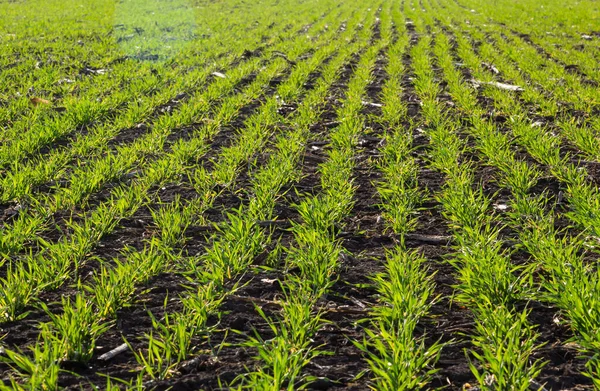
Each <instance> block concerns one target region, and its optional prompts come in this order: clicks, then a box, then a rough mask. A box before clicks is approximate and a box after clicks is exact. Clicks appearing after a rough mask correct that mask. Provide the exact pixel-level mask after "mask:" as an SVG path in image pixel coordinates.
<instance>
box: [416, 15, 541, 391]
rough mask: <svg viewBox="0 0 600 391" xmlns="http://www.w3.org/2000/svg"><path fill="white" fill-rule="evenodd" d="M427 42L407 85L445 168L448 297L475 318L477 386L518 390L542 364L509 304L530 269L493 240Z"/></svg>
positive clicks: (491, 221) (493, 223)
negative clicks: (453, 283)
mask: <svg viewBox="0 0 600 391" xmlns="http://www.w3.org/2000/svg"><path fill="white" fill-rule="evenodd" d="M431 28H434V27H433V26H431ZM430 43H431V40H430V38H429V37H428V38H425V39H423V41H422V43H420V44H419V45H418V46H417V47H416V48H415V51H414V52H413V59H414V62H415V73H416V74H417V80H416V81H415V84H416V85H415V87H416V89H417V92H419V84H423V85H425V86H427V87H426V88H427V90H426V91H427V94H425V95H422V96H423V97H424V98H425V99H422V102H423V106H424V107H425V106H428V107H431V109H430V110H423V113H424V116H425V117H426V118H428V117H430V118H428V119H429V122H430V124H431V126H430V129H429V130H428V135H429V137H430V145H431V149H430V155H431V156H430V158H431V166H432V168H434V169H437V170H439V171H440V172H443V173H444V174H445V184H444V186H443V191H442V192H441V193H440V194H438V195H437V196H436V199H437V200H438V201H439V202H440V204H441V207H442V215H443V216H444V217H445V218H446V219H448V220H449V226H450V228H451V230H452V232H453V240H454V242H455V243H456V250H457V251H456V253H455V254H454V256H453V258H452V259H451V260H450V263H451V264H452V265H453V266H454V267H455V268H456V270H457V274H458V275H457V279H458V281H459V284H458V286H457V288H458V292H457V294H456V296H455V298H454V299H455V300H456V301H458V302H459V303H461V304H463V305H464V306H466V307H467V308H469V309H470V310H471V311H472V312H473V314H474V317H475V319H474V321H475V326H474V332H473V335H472V336H471V343H472V345H473V349H472V350H470V351H469V359H470V360H472V359H473V358H474V359H475V361H471V363H470V368H471V371H472V372H473V374H474V376H475V377H476V379H477V381H478V382H479V384H480V387H482V388H497V389H505V388H513V389H522V390H526V389H528V388H529V386H530V381H531V380H533V379H535V378H536V376H537V375H538V374H539V372H540V371H541V368H542V367H543V365H544V363H543V362H541V361H540V360H534V361H532V360H531V355H532V354H533V353H534V352H535V351H536V349H537V348H538V346H537V345H536V339H537V334H536V333H535V331H534V329H533V327H532V326H531V325H530V324H529V322H528V320H527V316H528V313H529V310H528V309H524V310H522V311H519V309H518V308H517V304H518V303H519V301H520V300H521V299H522V298H523V296H524V295H525V294H526V293H527V292H528V289H529V284H528V281H529V276H530V270H528V269H526V268H525V269H523V268H520V267H517V266H514V265H512V264H511V260H510V255H509V253H508V252H507V251H506V250H505V249H503V247H502V246H503V242H502V240H501V239H500V238H499V233H500V228H499V227H498V225H499V220H498V218H497V216H496V215H495V214H494V213H493V212H491V210H490V209H491V203H492V201H491V199H490V198H489V197H487V196H486V195H485V194H484V193H483V190H482V189H481V188H479V189H477V190H475V188H476V187H477V186H475V183H474V177H475V176H474V167H473V163H471V162H469V161H465V158H466V156H465V155H464V151H465V145H464V141H462V140H461V139H460V138H459V137H458V131H459V129H460V125H459V124H458V123H457V122H456V120H455V119H454V118H453V117H452V116H451V114H448V113H445V112H444V111H443V109H442V108H441V105H440V104H439V102H438V101H437V100H436V96H437V95H438V92H439V85H438V84H437V83H436V82H435V81H434V73H433V71H432V68H431V63H430V59H429V45H430ZM436 91H437V92H436ZM430 112H431V113H432V114H430ZM471 357H472V358H471Z"/></svg>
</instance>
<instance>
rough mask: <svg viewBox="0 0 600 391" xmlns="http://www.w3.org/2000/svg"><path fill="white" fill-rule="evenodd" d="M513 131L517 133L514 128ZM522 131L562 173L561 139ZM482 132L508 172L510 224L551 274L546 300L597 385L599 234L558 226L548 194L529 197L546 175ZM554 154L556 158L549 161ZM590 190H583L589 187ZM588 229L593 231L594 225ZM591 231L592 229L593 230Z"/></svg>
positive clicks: (493, 159)
mask: <svg viewBox="0 0 600 391" xmlns="http://www.w3.org/2000/svg"><path fill="white" fill-rule="evenodd" d="M514 107H515V105H514V104H512V105H510V106H505V107H504V109H505V110H510V109H511V108H514ZM516 107H518V106H516ZM482 125H483V124H482ZM528 128H534V129H535V128H536V127H531V126H529V127H528ZM512 129H513V133H514V132H515V128H514V124H513V125H512ZM521 129H522V132H521V133H517V134H519V137H521V138H523V137H527V138H526V140H528V144H525V147H526V149H527V150H528V152H529V153H530V154H531V155H532V156H533V157H534V158H535V159H536V160H538V161H539V162H540V163H542V164H545V165H546V166H548V167H549V170H550V172H553V171H555V170H559V168H557V167H555V165H556V164H560V162H561V160H560V157H559V156H558V153H557V151H558V148H557V145H556V144H554V143H555V142H556V139H555V138H553V137H551V136H549V135H548V134H547V133H543V132H542V133H540V132H535V133H533V134H532V133H529V130H528V129H523V128H521ZM479 130H480V134H485V137H482V138H481V140H482V142H481V146H480V149H481V151H482V152H483V153H484V154H485V156H486V158H487V159H489V161H490V163H491V164H492V165H494V166H495V167H497V168H499V169H500V170H501V171H502V172H503V174H504V181H505V182H506V183H507V185H508V186H509V187H510V189H511V194H512V196H513V200H512V202H511V211H510V213H509V216H510V221H511V224H512V225H513V226H514V228H515V229H516V230H517V232H518V234H519V239H520V241H521V242H522V245H523V247H524V248H525V249H526V250H527V252H529V254H531V257H532V258H533V260H534V261H535V263H534V264H533V265H534V266H535V267H538V268H540V269H542V270H544V272H545V273H547V276H545V277H544V279H543V281H542V283H541V286H542V288H543V291H544V295H543V300H545V301H548V302H549V303H551V304H553V305H556V307H557V308H559V309H560V310H561V311H563V312H564V315H565V317H566V322H567V323H568V324H569V325H570V326H571V328H572V329H573V332H574V334H575V335H576V341H577V343H578V344H579V349H580V351H581V352H582V353H583V354H585V355H586V357H587V363H586V365H587V372H586V375H587V376H589V377H590V378H591V379H592V381H593V382H594V384H595V385H596V386H598V384H600V380H599V379H600V371H599V368H600V367H599V359H598V357H599V351H600V350H599V349H598V343H599V340H598V337H597V334H598V330H600V318H599V317H598V315H596V313H597V310H596V308H597V307H598V304H597V300H596V299H595V297H596V295H597V293H598V286H597V283H596V282H595V281H596V280H597V277H598V265H597V261H594V262H591V263H589V262H586V261H585V259H586V255H587V254H586V252H587V251H586V248H591V249H592V250H593V251H596V250H595V249H596V248H597V243H596V241H597V239H595V238H597V233H596V232H597V231H592V233H593V238H589V237H587V238H586V236H585V235H584V236H583V237H571V236H568V235H565V233H564V232H562V231H561V230H560V229H558V228H556V224H555V223H556V218H555V216H554V212H553V210H552V209H550V205H551V200H550V199H549V197H548V196H547V195H544V194H542V195H539V196H535V197H532V196H530V195H529V189H531V188H532V187H533V186H534V185H535V184H536V183H537V180H538V179H539V178H541V177H542V172H540V171H539V170H537V169H535V168H533V167H531V166H529V165H527V164H526V163H525V162H523V161H519V160H516V159H515V157H514V152H512V151H511V150H510V149H509V146H510V145H511V140H510V139H509V136H508V135H506V134H501V133H498V132H497V131H495V130H494V129H493V127H490V126H489V125H488V126H485V125H483V126H480V127H479ZM525 135H527V136H525ZM534 139H535V141H534ZM553 142H554V143H553ZM527 145H529V148H528V147H527ZM550 155H552V156H554V158H549V156H550ZM563 170H565V171H566V172H571V171H573V170H576V169H575V168H574V167H571V168H570V169H569V168H563ZM578 177H579V176H578ZM559 178H560V177H559ZM582 186H585V185H582ZM588 186H589V185H588ZM588 186H585V187H584V188H589V187H588ZM576 191H577V190H576ZM567 193H569V192H567ZM585 194H586V196H588V197H589V196H591V197H592V198H591V200H593V197H594V195H593V194H590V193H585ZM580 197H581V196H580ZM586 210H589V209H586ZM597 210H598V209H596V211H597ZM567 216H568V217H570V218H571V219H572V220H573V221H574V222H576V223H579V224H581V222H582V221H584V218H585V217H584V216H581V210H579V211H578V210H577V209H576V210H574V211H572V212H569V213H567ZM592 217H593V216H592ZM583 226H584V227H585V225H583ZM587 228H588V229H590V226H587ZM591 229H592V230H593V226H591ZM590 240H592V242H591V243H590Z"/></svg>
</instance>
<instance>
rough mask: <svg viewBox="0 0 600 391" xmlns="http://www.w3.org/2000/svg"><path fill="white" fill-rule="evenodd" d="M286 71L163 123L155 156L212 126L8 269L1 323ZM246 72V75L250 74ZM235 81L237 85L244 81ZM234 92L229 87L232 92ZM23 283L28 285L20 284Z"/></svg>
mask: <svg viewBox="0 0 600 391" xmlns="http://www.w3.org/2000/svg"><path fill="white" fill-rule="evenodd" d="M323 23H325V22H323ZM298 44H299V45H300V47H301V48H302V49H300V50H299V51H300V52H299V53H297V56H300V55H302V54H303V53H306V52H307V51H308V50H309V48H310V46H311V44H312V43H311V42H309V43H305V42H302V41H298ZM293 49H294V48H290V50H293ZM293 58H294V57H292V59H293ZM288 60H289V58H288ZM250 64H254V66H256V65H257V64H256V63H250ZM288 66H289V64H288V61H285V60H283V59H280V58H277V59H276V60H275V61H274V62H272V63H271V64H270V65H268V66H267V67H266V68H265V69H263V70H262V72H261V73H260V74H259V76H258V77H257V78H256V80H255V81H254V82H253V83H252V84H250V85H249V86H248V87H246V88H245V89H244V90H243V91H242V93H240V94H237V95H232V96H230V97H227V98H224V99H222V97H221V95H220V92H219V88H218V87H217V86H218V85H219V84H221V85H227V84H228V82H229V81H230V78H226V79H222V80H223V82H221V83H219V82H217V83H216V84H214V87H213V88H211V89H209V90H207V91H205V94H206V95H205V96H206V97H207V98H208V97H213V99H222V102H221V103H222V104H221V105H220V106H219V107H216V108H211V103H212V102H211V101H209V100H208V99H198V100H195V99H194V100H191V101H190V102H194V103H193V104H190V107H189V109H188V110H182V111H180V112H178V113H174V114H172V115H170V116H168V117H167V116H165V117H162V118H163V120H162V121H161V124H162V126H160V127H159V126H155V129H153V132H152V134H153V135H154V136H155V138H156V140H155V141H152V140H148V142H154V143H155V144H154V150H157V151H161V150H162V149H163V145H164V144H165V143H166V140H167V137H168V135H169V134H170V133H171V132H172V131H173V130H175V129H178V128H180V127H181V126H184V125H186V124H193V123H197V122H198V119H199V117H200V116H203V115H204V114H205V113H210V112H212V113H213V118H211V120H210V121H204V122H205V123H204V124H203V125H202V126H201V127H199V128H198V129H195V130H194V133H193V135H192V138H191V139H190V140H187V141H183V140H180V141H178V142H176V143H174V144H173V145H171V151H170V152H169V153H167V154H165V155H164V156H162V157H161V158H159V159H157V160H154V161H152V162H150V163H149V164H148V165H147V166H145V167H144V168H143V169H142V172H141V173H140V174H139V175H138V176H137V177H136V178H134V179H133V181H132V184H130V185H129V186H120V187H117V188H115V189H114V190H113V191H112V192H111V196H110V197H109V199H108V200H107V201H106V202H104V203H101V204H100V205H99V206H98V207H97V208H96V209H95V210H94V211H92V212H91V213H90V214H89V215H87V216H84V219H83V221H82V222H80V223H76V224H75V223H74V224H71V225H70V227H69V228H70V230H71V232H72V234H71V235H70V236H67V237H65V238H63V239H62V240H59V241H58V242H55V243H46V245H45V246H44V247H43V249H42V250H41V251H40V252H39V253H37V254H31V255H26V256H25V259H24V260H23V261H22V262H17V263H10V264H9V265H8V268H7V273H6V276H5V277H4V278H3V283H4V284H3V287H2V292H3V294H2V296H0V298H1V299H2V303H1V306H0V307H1V308H2V309H3V315H4V316H3V317H4V320H5V321H6V320H11V319H12V320H15V319H17V318H19V317H20V315H21V314H22V311H23V310H24V308H25V306H26V305H27V304H28V303H29V302H30V301H31V300H32V299H33V298H34V297H35V296H36V295H37V294H38V293H39V292H40V290H43V289H46V288H56V287H57V286H59V285H61V284H62V283H63V282H64V281H65V280H66V279H68V276H69V273H70V271H71V270H72V269H73V268H75V269H77V266H78V264H79V262H80V261H81V260H83V259H84V258H85V255H86V254H87V253H88V252H89V250H90V249H91V248H93V247H94V246H95V244H96V243H97V242H98V241H99V240H100V239H101V238H102V237H103V236H105V235H106V234H107V233H109V232H111V231H112V230H113V229H114V228H115V227H116V225H117V224H118V222H119V221H120V220H121V219H122V218H125V217H127V216H129V215H131V214H133V213H134V212H135V211H136V210H137V209H138V208H139V206H140V205H141V202H142V199H143V197H144V196H145V195H146V194H147V193H148V191H149V190H150V189H152V188H153V187H154V185H156V184H160V183H162V182H164V181H166V180H168V179H169V178H173V177H175V176H177V175H179V174H181V172H183V171H184V170H186V169H188V167H187V164H186V162H187V161H189V160H190V159H191V158H196V157H197V156H202V153H201V152H202V151H206V150H207V148H208V144H207V140H210V139H211V138H213V137H214V136H215V135H216V134H217V133H218V132H219V131H220V129H221V127H222V126H223V125H224V124H227V123H229V122H230V121H232V120H233V119H234V118H235V115H236V113H238V112H239V110H241V108H243V107H244V106H245V105H247V104H249V103H250V102H252V101H253V100H255V99H256V98H257V97H260V96H261V95H262V94H263V89H264V83H265V82H268V81H269V80H272V79H273V78H274V77H276V76H277V75H279V74H281V72H283V71H284V70H285V69H286V68H287V67H288ZM243 68H244V67H242V69H243ZM248 68H249V67H248ZM246 70H248V71H250V70H251V68H250V69H246ZM235 74H236V72H235V71H234V72H232V75H231V76H232V77H231V79H233V78H234V76H235ZM237 76H238V77H240V79H241V76H242V75H241V74H238V75H237ZM238 80H239V79H238ZM233 87H234V86H231V88H232V89H233ZM209 94H210V95H209ZM23 280H24V281H29V283H27V284H22V283H21V281H23Z"/></svg>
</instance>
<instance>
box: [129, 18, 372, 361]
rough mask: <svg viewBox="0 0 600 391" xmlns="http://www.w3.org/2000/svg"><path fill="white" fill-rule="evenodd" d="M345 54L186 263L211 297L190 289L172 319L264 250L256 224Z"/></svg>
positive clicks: (269, 213)
mask: <svg viewBox="0 0 600 391" xmlns="http://www.w3.org/2000/svg"><path fill="white" fill-rule="evenodd" d="M362 17H363V15H362V14H360V13H357V15H356V17H355V19H354V20H352V21H351V22H349V23H348V25H347V26H346V31H347V33H346V34H345V35H344V36H343V37H342V38H343V39H340V40H339V41H338V42H335V41H334V42H333V44H334V46H339V42H345V41H346V40H348V38H349V37H350V36H351V35H352V34H354V31H355V30H356V28H357V27H358V24H357V23H358V21H359V20H357V18H362ZM363 28H364V27H363ZM332 48H333V47H332ZM347 56H348V54H347V53H344V54H339V55H338V56H336V58H335V59H333V60H332V61H331V63H330V64H329V65H328V66H327V67H326V68H325V69H324V71H323V74H322V76H321V79H320V81H319V82H317V87H316V88H315V89H314V90H312V91H310V92H309V93H308V95H307V96H306V97H305V99H304V101H303V102H302V104H301V105H300V106H299V108H298V110H297V114H296V115H295V116H294V118H293V119H291V120H290V124H293V125H294V126H293V127H294V130H293V131H292V132H290V133H288V134H285V135H281V136H280V137H278V139H277V142H276V153H275V154H273V155H271V157H270V158H269V160H268V161H267V163H266V165H265V166H264V167H263V168H262V169H260V170H259V171H257V172H256V173H255V174H254V175H253V180H252V182H251V189H252V190H251V191H250V193H251V197H250V200H249V203H248V204H247V205H246V206H245V207H243V208H242V209H240V210H239V211H237V212H234V213H232V214H230V215H228V219H229V221H228V223H227V224H226V225H225V226H224V227H221V228H220V229H219V230H220V232H219V233H218V234H217V235H216V236H215V237H214V238H213V239H212V244H211V245H210V247H209V248H208V249H207V252H206V253H205V254H203V255H202V256H201V257H200V260H201V263H200V264H197V261H196V260H194V259H192V260H191V261H190V264H189V265H188V268H187V270H188V272H189V271H191V272H192V276H194V277H195V278H194V279H193V282H194V284H198V286H199V287H198V289H199V290H201V291H202V292H207V291H206V289H205V288H206V287H207V286H208V287H210V288H211V289H210V294H211V295H212V300H209V301H208V302H207V301H206V298H204V301H203V302H202V301H200V302H199V301H197V300H196V299H195V295H196V294H195V293H193V292H192V295H191V296H188V297H187V298H185V299H184V308H185V310H184V312H183V313H182V314H171V315H169V316H171V317H173V316H176V317H177V318H179V317H180V316H181V317H182V318H181V319H182V321H184V319H186V318H188V319H189V315H190V312H189V311H190V310H191V309H192V308H195V307H191V306H190V305H189V304H186V303H187V302H188V301H190V300H192V298H193V302H194V303H195V306H198V305H200V304H202V305H206V304H210V303H213V304H214V305H215V306H218V304H219V303H220V302H221V301H222V300H224V299H225V297H226V296H227V295H228V293H231V290H228V289H227V288H226V283H227V282H228V281H230V280H232V279H234V278H236V276H237V275H239V274H240V273H242V272H244V271H245V270H246V269H247V267H248V266H249V265H250V264H251V263H252V261H253V260H254V257H255V256H256V255H258V254H259V253H260V252H261V251H264V249H265V247H266V246H267V245H268V243H269V241H270V236H269V234H268V232H267V231H266V230H265V229H264V228H262V227H260V226H259V225H258V224H257V223H258V222H260V221H265V220H270V219H272V218H273V212H274V206H275V203H276V200H277V199H278V198H279V197H280V192H281V189H282V188H283V187H284V186H285V185H287V184H289V183H290V181H291V180H292V179H293V178H295V177H297V175H298V172H297V164H298V161H299V159H300V157H301V152H302V151H303V149H304V144H305V142H306V138H307V135H308V129H309V127H310V125H311V124H312V122H314V120H315V114H316V113H318V108H319V107H320V106H322V104H323V99H324V96H325V95H324V94H325V92H326V91H327V88H328V85H329V84H331V83H332V82H333V79H331V72H333V73H335V72H334V71H332V69H336V68H339V67H340V66H341V64H343V63H344V61H346V57H347ZM332 67H333V68H332ZM326 75H327V76H326ZM299 86H300V84H298V85H296V86H293V85H288V86H282V87H283V88H282V89H281V91H282V92H283V91H287V92H286V94H285V95H287V96H288V99H289V98H293V97H294V96H295V95H298V94H300V93H301V89H299ZM307 121H310V122H307ZM290 140H291V141H292V142H290ZM234 289H235V288H234ZM167 321H168V318H167V319H166V320H165V321H164V322H163V323H160V324H159V325H158V326H159V327H157V329H160V330H164V323H165V322H167ZM204 322H206V319H205V320H204ZM203 326H204V327H206V326H205V325H203ZM161 337H162V338H163V339H164V338H166V337H167V336H166V335H165V334H161ZM151 342H152V340H151V339H149V342H148V343H149V345H150V344H151ZM148 352H149V350H148ZM138 357H140V356H138ZM183 357H185V354H184V355H183ZM179 359H180V360H181V359H182V358H179Z"/></svg>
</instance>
